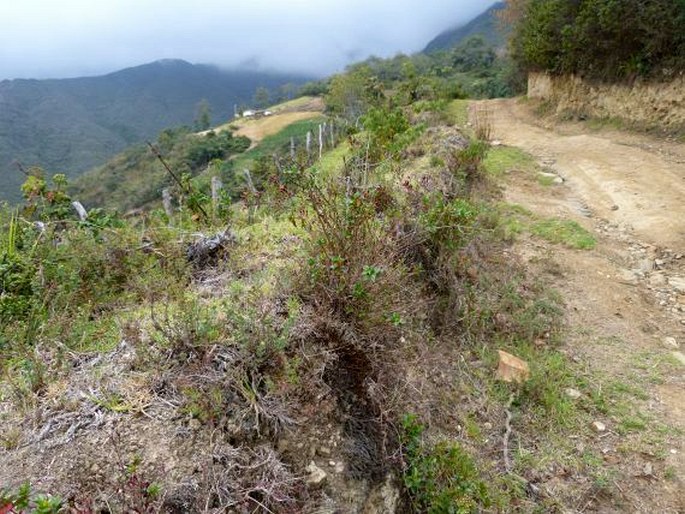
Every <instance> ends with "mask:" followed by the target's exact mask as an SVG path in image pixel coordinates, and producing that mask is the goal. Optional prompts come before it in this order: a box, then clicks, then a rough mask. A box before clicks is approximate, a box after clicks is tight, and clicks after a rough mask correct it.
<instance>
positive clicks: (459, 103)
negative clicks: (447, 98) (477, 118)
mask: <svg viewBox="0 0 685 514" xmlns="http://www.w3.org/2000/svg"><path fill="white" fill-rule="evenodd" d="M469 103H470V101H469V100H454V101H452V102H450V103H449V105H448V106H447V115H448V116H449V119H450V120H451V121H452V122H454V124H455V125H457V126H458V127H462V128H463V127H466V124H467V123H468V122H469Z"/></svg>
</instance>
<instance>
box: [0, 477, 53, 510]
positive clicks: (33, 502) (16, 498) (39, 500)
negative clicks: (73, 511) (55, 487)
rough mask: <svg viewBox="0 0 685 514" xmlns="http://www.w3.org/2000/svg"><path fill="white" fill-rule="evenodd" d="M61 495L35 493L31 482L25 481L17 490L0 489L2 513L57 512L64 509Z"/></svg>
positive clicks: (0, 508)
mask: <svg viewBox="0 0 685 514" xmlns="http://www.w3.org/2000/svg"><path fill="white" fill-rule="evenodd" d="M63 503H64V502H63V500H62V499H61V498H60V497H59V496H49V495H43V494H38V495H34V494H33V491H32V489H31V484H30V483H29V482H25V483H24V484H22V485H21V486H19V488H18V489H17V490H16V491H5V490H0V513H2V514H57V513H58V512H60V511H61V510H62V506H63Z"/></svg>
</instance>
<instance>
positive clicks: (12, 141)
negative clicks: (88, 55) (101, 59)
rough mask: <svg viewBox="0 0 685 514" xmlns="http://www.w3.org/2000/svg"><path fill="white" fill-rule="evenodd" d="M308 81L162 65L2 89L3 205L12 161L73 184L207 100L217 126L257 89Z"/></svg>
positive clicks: (189, 118) (12, 192)
mask: <svg viewBox="0 0 685 514" xmlns="http://www.w3.org/2000/svg"><path fill="white" fill-rule="evenodd" d="M304 80H305V78H304V77H302V76H296V75H286V74H274V73H265V72H256V71H246V70H234V71H225V70H221V69H219V68H216V67H213V66H208V65H193V64H190V63H188V62H185V61H180V60H164V61H157V62H154V63H150V64H145V65H142V66H138V67H134V68H128V69H125V70H121V71H118V72H115V73H111V74H109V75H104V76H100V77H86V78H76V79H65V80H11V81H3V82H0V200H16V199H17V198H18V195H19V185H20V184H21V181H22V180H23V177H22V175H21V174H20V173H19V172H18V170H17V169H16V168H15V167H14V166H13V165H12V163H13V161H15V160H17V161H20V162H21V163H23V164H24V165H26V166H33V165H38V166H41V167H44V168H46V169H47V170H49V171H50V172H51V173H56V172H63V173H65V174H66V175H67V176H68V177H75V176H78V175H79V174H81V173H82V172H84V171H85V170H87V169H89V168H92V167H93V166H95V165H98V164H100V163H102V162H103V161H104V160H106V159H107V158H109V157H111V156H113V155H114V154H116V153H118V152H120V151H121V150H123V149H124V148H126V147H128V146H130V145H132V144H134V143H139V142H141V141H143V140H144V139H145V138H150V137H155V136H156V135H157V134H158V133H159V131H160V130H162V129H164V128H167V127H172V126H178V125H181V124H190V123H192V122H193V119H194V118H195V116H196V111H197V106H198V103H199V102H200V101H201V100H203V99H205V100H207V101H208V102H209V105H210V108H211V111H212V118H213V120H214V121H219V120H222V119H226V118H228V117H230V116H232V114H233V106H234V104H243V103H249V102H250V101H251V99H252V96H253V94H254V92H255V89H256V88H257V87H259V86H264V87H266V88H269V89H275V88H277V87H278V86H280V85H283V84H285V83H288V82H292V83H301V82H303V81H304Z"/></svg>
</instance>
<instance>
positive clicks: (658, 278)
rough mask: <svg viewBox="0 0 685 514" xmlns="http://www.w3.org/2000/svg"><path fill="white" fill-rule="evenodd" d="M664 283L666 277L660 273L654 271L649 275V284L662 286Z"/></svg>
mask: <svg viewBox="0 0 685 514" xmlns="http://www.w3.org/2000/svg"><path fill="white" fill-rule="evenodd" d="M665 284H666V277H664V276H663V275H662V274H661V273H654V274H652V275H650V276H649V285H650V286H654V287H659V286H663V285H665Z"/></svg>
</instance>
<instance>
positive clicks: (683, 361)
mask: <svg viewBox="0 0 685 514" xmlns="http://www.w3.org/2000/svg"><path fill="white" fill-rule="evenodd" d="M671 355H673V357H675V358H676V360H677V361H678V362H680V364H682V365H683V366H685V355H683V354H682V353H681V352H671Z"/></svg>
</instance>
